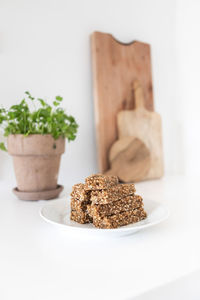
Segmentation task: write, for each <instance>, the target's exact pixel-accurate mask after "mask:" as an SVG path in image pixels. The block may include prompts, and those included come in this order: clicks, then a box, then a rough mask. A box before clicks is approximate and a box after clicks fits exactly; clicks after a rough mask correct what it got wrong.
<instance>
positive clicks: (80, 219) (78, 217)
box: [70, 210, 92, 224]
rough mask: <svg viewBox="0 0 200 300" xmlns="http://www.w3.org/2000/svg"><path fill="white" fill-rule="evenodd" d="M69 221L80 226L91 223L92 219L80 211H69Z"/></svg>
mask: <svg viewBox="0 0 200 300" xmlns="http://www.w3.org/2000/svg"><path fill="white" fill-rule="evenodd" d="M70 219H71V220H72V221H75V222H77V223H80V224H86V223H92V218H91V217H90V216H89V215H88V213H87V212H83V211H80V210H71V215H70Z"/></svg>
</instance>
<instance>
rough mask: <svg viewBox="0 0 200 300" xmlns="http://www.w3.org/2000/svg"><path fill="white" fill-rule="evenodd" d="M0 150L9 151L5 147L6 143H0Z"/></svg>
mask: <svg viewBox="0 0 200 300" xmlns="http://www.w3.org/2000/svg"><path fill="white" fill-rule="evenodd" d="M0 150H2V151H7V149H6V147H5V145H4V143H0Z"/></svg>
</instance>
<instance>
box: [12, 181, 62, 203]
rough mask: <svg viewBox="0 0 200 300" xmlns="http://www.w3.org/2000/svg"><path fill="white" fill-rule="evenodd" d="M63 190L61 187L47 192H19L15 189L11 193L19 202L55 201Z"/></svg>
mask: <svg viewBox="0 0 200 300" xmlns="http://www.w3.org/2000/svg"><path fill="white" fill-rule="evenodd" d="M62 190H63V185H58V186H57V188H56V189H54V190H47V191H41V192H23V191H19V190H18V188H17V187H15V188H14V189H13V193H14V194H15V195H16V196H17V197H18V198H19V199H20V200H28V201H29V200H31V201H37V200H50V199H55V198H57V197H58V196H59V194H60V193H61V192H62Z"/></svg>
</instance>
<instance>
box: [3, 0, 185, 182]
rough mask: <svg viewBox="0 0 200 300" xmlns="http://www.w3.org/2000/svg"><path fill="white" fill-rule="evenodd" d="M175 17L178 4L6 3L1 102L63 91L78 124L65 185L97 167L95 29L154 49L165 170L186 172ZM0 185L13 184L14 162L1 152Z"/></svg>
mask: <svg viewBox="0 0 200 300" xmlns="http://www.w3.org/2000/svg"><path fill="white" fill-rule="evenodd" d="M175 18H176V1H173V0H169V1H160V0H151V1H149V0H141V1H136V0H125V1H124V0H123V1H122V0H118V1H116V0H109V1H108V0H101V1H100V0H99V1H97V0H85V1H81V0H80V1H78V0H71V1H70V0H55V1H51V0H40V1H39V0H30V1H25V0H13V1H12V0H5V1H1V3H0V82H1V86H0V99H1V100H0V103H1V104H3V105H6V106H9V105H11V104H13V103H15V102H16V101H18V100H20V99H21V97H23V92H24V91H25V90H29V91H30V92H31V93H32V94H33V95H35V96H39V97H45V98H52V97H53V96H55V95H57V94H60V95H62V96H63V97H64V99H65V102H64V106H65V107H66V109H67V111H68V112H69V113H71V114H73V115H75V117H76V118H77V121H78V123H79V125H80V129H79V135H78V138H77V140H76V141H75V142H74V143H71V144H69V145H67V147H66V154H65V155H64V156H63V160H62V167H61V173H60V182H62V183H64V184H65V185H71V184H72V183H74V182H77V181H79V180H82V179H83V177H84V176H86V175H88V174H89V173H92V172H95V171H96V170H97V165H96V149H95V129H94V117H93V97H92V82H91V58H90V44H89V35H90V34H91V33H92V32H93V31H95V30H98V31H104V32H109V33H112V34H113V35H114V36H115V37H116V38H117V39H119V40H121V41H123V42H129V41H132V40H133V39H137V40H140V41H144V42H148V43H150V44H151V46H152V63H153V79H154V100H155V107H156V110H157V112H159V113H160V114H161V115H162V119H163V136H164V152H165V168H166V172H167V173H174V172H179V171H182V158H181V156H180V150H181V148H182V140H181V134H177V133H179V132H180V130H179V129H180V127H181V126H180V124H179V122H178V120H177V106H178V105H177V96H176V93H177V92H176V78H177V77H176V73H177V69H176V49H175V47H176V44H175V35H176V32H175V27H176V26H175ZM174 106H175V109H176V110H175V109H174ZM181 130H182V129H181ZM0 180H9V181H10V182H13V181H14V175H13V171H12V165H11V159H10V158H9V157H8V156H7V154H4V153H0Z"/></svg>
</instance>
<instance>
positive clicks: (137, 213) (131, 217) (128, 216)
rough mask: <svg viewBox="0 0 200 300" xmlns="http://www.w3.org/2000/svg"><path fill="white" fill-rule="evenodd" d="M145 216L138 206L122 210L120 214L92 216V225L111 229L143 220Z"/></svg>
mask: <svg viewBox="0 0 200 300" xmlns="http://www.w3.org/2000/svg"><path fill="white" fill-rule="evenodd" d="M146 217H147V214H146V212H145V211H144V209H143V208H142V209H141V208H139V209H135V210H132V211H126V212H122V213H120V214H116V215H112V216H107V217H104V218H102V217H100V216H99V217H97V216H95V217H93V225H94V226H95V227H98V228H102V229H112V228H117V227H120V226H124V225H128V224H132V223H136V222H139V221H141V220H144V219H145V218H146Z"/></svg>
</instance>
